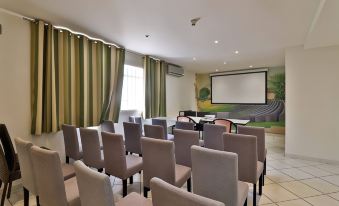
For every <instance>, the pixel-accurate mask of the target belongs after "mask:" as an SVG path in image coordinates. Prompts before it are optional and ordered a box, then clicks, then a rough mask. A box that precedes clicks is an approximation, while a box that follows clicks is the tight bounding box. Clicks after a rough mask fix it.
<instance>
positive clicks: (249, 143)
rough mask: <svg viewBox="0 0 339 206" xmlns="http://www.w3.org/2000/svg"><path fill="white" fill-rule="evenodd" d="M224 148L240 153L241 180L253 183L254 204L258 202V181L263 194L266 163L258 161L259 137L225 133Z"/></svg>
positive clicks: (260, 192) (260, 193) (239, 169)
mask: <svg viewBox="0 0 339 206" xmlns="http://www.w3.org/2000/svg"><path fill="white" fill-rule="evenodd" d="M223 137H224V149H225V151H228V152H234V153H236V154H238V172H239V180H241V181H244V182H248V183H252V184H253V205H256V204H257V202H256V200H257V182H258V181H259V195H262V180H263V176H264V175H263V169H264V164H263V163H262V162H260V161H258V150H257V137H256V136H253V135H243V134H231V133H224V134H223Z"/></svg>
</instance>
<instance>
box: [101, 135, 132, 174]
mask: <svg viewBox="0 0 339 206" xmlns="http://www.w3.org/2000/svg"><path fill="white" fill-rule="evenodd" d="M101 136H102V144H103V147H104V162H105V172H106V173H108V174H110V175H113V176H116V177H119V178H123V176H124V175H125V174H126V170H127V165H126V156H125V147H124V139H123V137H122V135H120V134H114V133H109V132H101Z"/></svg>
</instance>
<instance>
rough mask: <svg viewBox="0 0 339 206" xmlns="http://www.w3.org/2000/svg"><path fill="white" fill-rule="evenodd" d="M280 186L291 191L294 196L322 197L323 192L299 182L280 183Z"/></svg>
mask: <svg viewBox="0 0 339 206" xmlns="http://www.w3.org/2000/svg"><path fill="white" fill-rule="evenodd" d="M280 185H281V186H283V187H284V188H286V189H287V190H289V191H291V192H292V193H293V194H295V195H297V196H298V197H311V196H316V195H321V192H319V191H317V190H315V189H313V188H312V187H310V186H308V185H306V184H304V183H301V182H299V181H293V182H284V183H280Z"/></svg>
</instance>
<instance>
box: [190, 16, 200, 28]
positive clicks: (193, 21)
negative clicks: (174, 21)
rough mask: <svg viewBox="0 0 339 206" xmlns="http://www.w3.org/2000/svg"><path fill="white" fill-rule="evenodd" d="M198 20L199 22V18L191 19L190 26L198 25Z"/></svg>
mask: <svg viewBox="0 0 339 206" xmlns="http://www.w3.org/2000/svg"><path fill="white" fill-rule="evenodd" d="M199 20H200V17H197V18H194V19H191V24H192V26H195V25H196V24H197V23H198V21H199Z"/></svg>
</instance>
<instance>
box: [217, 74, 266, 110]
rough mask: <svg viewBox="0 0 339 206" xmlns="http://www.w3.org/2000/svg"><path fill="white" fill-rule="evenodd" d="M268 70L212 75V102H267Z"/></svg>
mask: <svg viewBox="0 0 339 206" xmlns="http://www.w3.org/2000/svg"><path fill="white" fill-rule="evenodd" d="M266 88H267V72H266V71H258V72H246V73H232V74H222V75H213V76H211V92H212V93H211V101H212V104H266V102H267V95H266V90H267V89H266Z"/></svg>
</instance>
